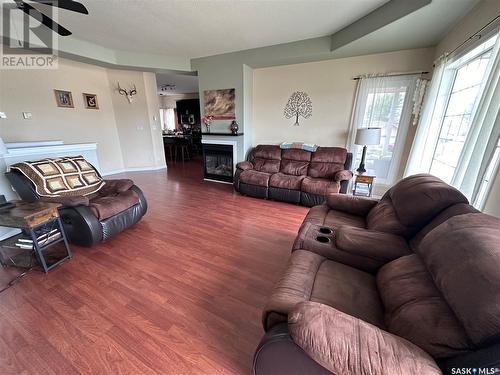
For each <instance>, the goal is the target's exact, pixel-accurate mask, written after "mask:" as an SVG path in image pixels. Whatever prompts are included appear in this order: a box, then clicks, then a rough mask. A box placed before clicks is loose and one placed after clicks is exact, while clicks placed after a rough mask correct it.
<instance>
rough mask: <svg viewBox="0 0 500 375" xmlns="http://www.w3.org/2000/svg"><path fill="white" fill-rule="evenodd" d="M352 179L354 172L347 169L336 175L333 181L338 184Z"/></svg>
mask: <svg viewBox="0 0 500 375" xmlns="http://www.w3.org/2000/svg"><path fill="white" fill-rule="evenodd" d="M351 178H352V172H351V171H348V170H345V169H344V170H342V171H338V172H337V173H335V176H334V177H333V179H334V180H335V181H336V182H340V181H348V180H350V179H351Z"/></svg>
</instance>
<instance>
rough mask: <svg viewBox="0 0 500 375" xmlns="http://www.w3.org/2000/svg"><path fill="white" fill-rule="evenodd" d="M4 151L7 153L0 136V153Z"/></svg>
mask: <svg viewBox="0 0 500 375" xmlns="http://www.w3.org/2000/svg"><path fill="white" fill-rule="evenodd" d="M6 153H8V151H7V146H5V143H3V139H2V138H1V137H0V155H5V154H6Z"/></svg>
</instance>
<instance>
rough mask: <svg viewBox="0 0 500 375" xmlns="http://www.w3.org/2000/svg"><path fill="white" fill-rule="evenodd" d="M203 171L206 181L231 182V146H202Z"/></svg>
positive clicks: (207, 144) (205, 144) (206, 144)
mask: <svg viewBox="0 0 500 375" xmlns="http://www.w3.org/2000/svg"><path fill="white" fill-rule="evenodd" d="M203 169H204V177H205V179H207V180H215V181H221V182H229V183H232V182H233V174H234V171H233V146H232V145H220V144H211V143H204V144H203Z"/></svg>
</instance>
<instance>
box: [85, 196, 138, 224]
mask: <svg viewBox="0 0 500 375" xmlns="http://www.w3.org/2000/svg"><path fill="white" fill-rule="evenodd" d="M138 203H139V196H138V195H137V193H136V192H135V191H133V190H127V191H124V192H122V193H119V194H117V195H115V196H107V197H98V198H94V199H92V200H91V201H90V204H89V207H90V209H91V210H92V213H93V214H94V215H95V216H96V217H97V218H98V219H99V220H104V219H108V218H110V217H111V216H114V215H116V214H119V213H120V212H122V211H125V210H126V209H127V208H130V207H132V206H134V205H136V204H138Z"/></svg>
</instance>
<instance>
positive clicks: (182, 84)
mask: <svg viewBox="0 0 500 375" xmlns="http://www.w3.org/2000/svg"><path fill="white" fill-rule="evenodd" d="M156 82H157V83H158V93H160V94H162V95H174V94H190V93H193V92H198V76H193V75H183V74H173V73H156ZM172 84H173V85H175V90H169V91H161V90H160V88H161V86H162V85H172Z"/></svg>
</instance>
